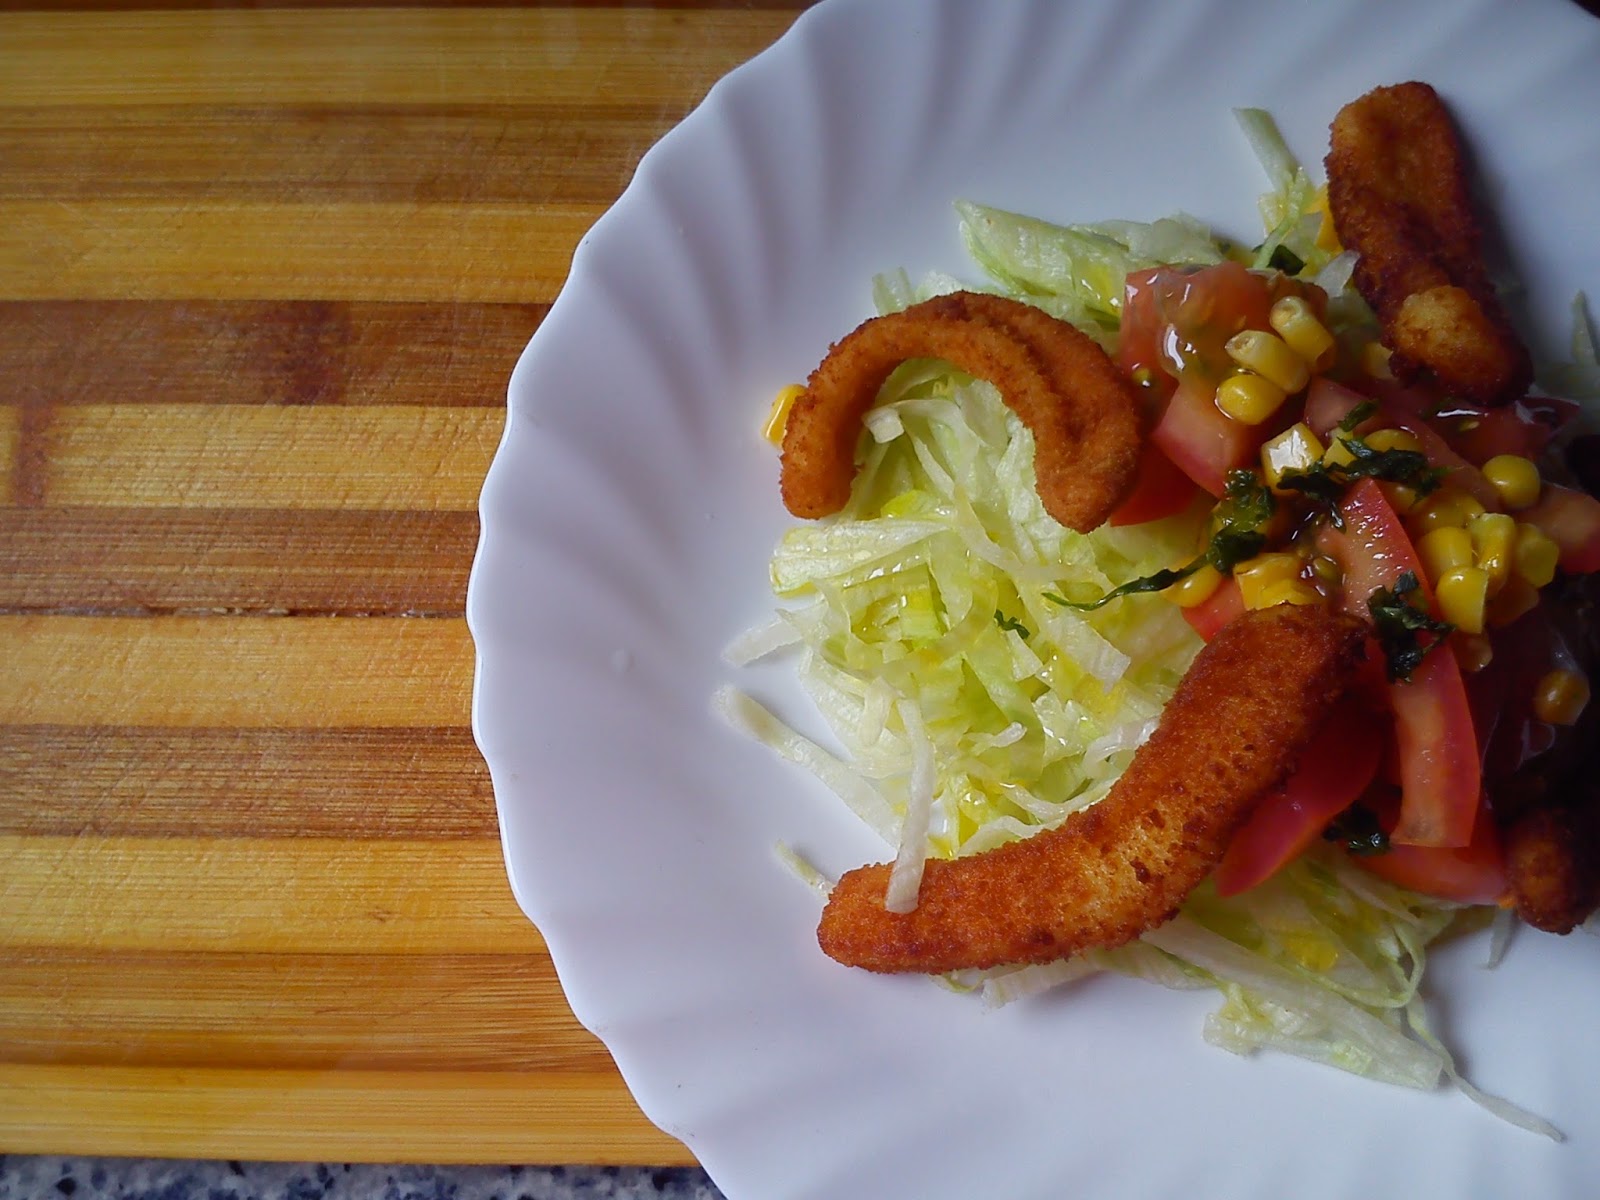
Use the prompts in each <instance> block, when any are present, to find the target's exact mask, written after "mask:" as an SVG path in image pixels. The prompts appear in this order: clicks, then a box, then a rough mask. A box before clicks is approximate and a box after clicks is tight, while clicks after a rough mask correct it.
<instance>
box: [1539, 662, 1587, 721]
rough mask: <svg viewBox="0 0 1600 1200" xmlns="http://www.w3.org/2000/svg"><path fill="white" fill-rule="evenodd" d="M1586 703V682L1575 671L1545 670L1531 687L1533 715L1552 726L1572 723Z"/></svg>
mask: <svg viewBox="0 0 1600 1200" xmlns="http://www.w3.org/2000/svg"><path fill="white" fill-rule="evenodd" d="M1588 703H1589V681H1588V680H1587V679H1585V678H1584V677H1583V676H1582V675H1579V674H1578V673H1577V672H1576V671H1547V672H1546V673H1545V674H1544V675H1542V676H1540V678H1539V682H1538V683H1536V684H1535V685H1534V688H1533V715H1534V716H1536V717H1538V718H1539V720H1541V721H1548V722H1550V724H1552V725H1573V724H1576V723H1577V720H1578V717H1579V716H1580V715H1581V714H1582V713H1583V710H1584V708H1585V707H1586V706H1587V705H1588Z"/></svg>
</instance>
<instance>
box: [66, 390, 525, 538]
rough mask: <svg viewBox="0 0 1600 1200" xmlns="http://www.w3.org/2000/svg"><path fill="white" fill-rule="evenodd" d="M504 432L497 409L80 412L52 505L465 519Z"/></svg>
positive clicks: (139, 408)
mask: <svg viewBox="0 0 1600 1200" xmlns="http://www.w3.org/2000/svg"><path fill="white" fill-rule="evenodd" d="M504 426H505V413H504V412H503V411H502V410H501V409H497V408H494V409H490V408H418V407H414V406H407V407H401V406H396V407H379V406H365V407H360V408H356V407H347V406H330V407H323V406H316V407H311V408H305V407H277V406H264V405H143V404H84V405H73V406H70V407H67V408H64V409H62V410H60V411H59V412H57V413H55V414H54V415H53V417H52V418H51V420H50V423H49V425H48V427H47V441H46V449H45V456H46V461H47V468H46V476H45V480H44V485H43V492H44V502H45V503H47V504H53V505H115V506H118V507H130V508H291V509H366V510H418V509H420V510H433V511H438V510H450V511H456V512H468V511H471V510H473V509H475V508H476V507H477V504H478V492H479V491H480V489H481V488H482V486H483V478H484V474H485V473H486V472H487V471H488V469H489V463H490V461H491V460H492V459H493V458H494V451H495V447H496V446H497V445H498V443H499V440H500V433H501V430H502V429H503V428H504Z"/></svg>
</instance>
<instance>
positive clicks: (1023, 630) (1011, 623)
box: [994, 608, 1033, 641]
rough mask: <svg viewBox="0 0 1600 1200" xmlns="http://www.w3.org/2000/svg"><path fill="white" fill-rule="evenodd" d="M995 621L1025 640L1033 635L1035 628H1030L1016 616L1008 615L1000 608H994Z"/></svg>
mask: <svg viewBox="0 0 1600 1200" xmlns="http://www.w3.org/2000/svg"><path fill="white" fill-rule="evenodd" d="M994 623H995V624H996V625H998V626H1000V628H1001V629H1005V630H1009V631H1010V632H1012V633H1014V634H1016V635H1017V636H1018V637H1020V638H1021V639H1022V640H1023V641H1027V640H1028V639H1029V638H1030V637H1032V636H1033V630H1031V629H1029V628H1028V627H1027V626H1026V625H1024V624H1023V623H1022V622H1021V621H1019V620H1017V619H1016V618H1015V617H1008V616H1006V615H1005V613H1003V612H1001V611H1000V610H999V609H998V608H997V609H995V610H994Z"/></svg>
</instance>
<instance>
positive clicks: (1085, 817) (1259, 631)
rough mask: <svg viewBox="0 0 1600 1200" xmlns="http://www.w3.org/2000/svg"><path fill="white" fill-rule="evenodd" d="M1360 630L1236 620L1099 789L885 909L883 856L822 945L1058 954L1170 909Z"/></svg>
mask: <svg viewBox="0 0 1600 1200" xmlns="http://www.w3.org/2000/svg"><path fill="white" fill-rule="evenodd" d="M1364 637H1365V627H1364V626H1363V625H1362V624H1361V623H1360V622H1359V621H1357V620H1355V619H1354V618H1352V617H1348V616H1344V615H1342V614H1339V613H1335V612H1333V611H1331V610H1328V609H1324V608H1321V607H1295V606H1290V605H1282V606H1279V607H1277V608H1270V609H1263V610H1259V611H1256V612H1251V613H1247V614H1245V615H1244V616H1242V617H1239V618H1238V619H1236V620H1234V621H1233V622H1232V623H1230V624H1229V625H1227V626H1226V627H1224V629H1223V630H1222V632H1221V633H1219V634H1218V635H1217V636H1216V637H1215V638H1214V639H1213V640H1212V641H1211V642H1210V643H1209V644H1208V645H1207V646H1206V648H1205V649H1204V650H1202V651H1201V652H1200V655H1199V657H1197V658H1196V659H1195V661H1194V665H1193V666H1191V667H1190V668H1189V672H1188V674H1187V675H1185V676H1184V678H1183V681H1182V683H1180V684H1179V686H1178V690H1177V692H1176V693H1175V694H1174V695H1173V697H1172V700H1171V701H1170V702H1169V703H1168V705H1167V708H1166V712H1165V713H1164V714H1163V716H1162V719H1161V724H1160V726H1159V727H1158V728H1157V730H1156V732H1155V733H1154V734H1153V735H1152V736H1151V738H1150V740H1149V741H1148V742H1147V743H1145V745H1143V746H1142V747H1140V748H1139V750H1138V752H1137V753H1136V754H1135V755H1134V757H1133V761H1132V762H1131V763H1130V764H1129V766H1128V769H1127V771H1126V772H1125V773H1124V774H1123V776H1122V778H1121V779H1119V780H1118V781H1117V783H1116V785H1115V786H1114V787H1113V788H1112V789H1111V792H1110V794H1109V795H1108V796H1107V797H1106V798H1105V799H1104V800H1102V801H1101V802H1100V803H1099V804H1096V805H1095V806H1094V807H1092V808H1089V809H1086V810H1084V811H1083V812H1080V813H1076V814H1074V815H1073V816H1072V817H1070V818H1069V819H1068V820H1067V821H1066V823H1065V824H1063V825H1062V826H1060V827H1059V828H1057V829H1054V830H1051V831H1048V832H1045V833H1041V834H1037V835H1035V836H1034V837H1031V838H1028V839H1026V840H1024V841H1020V842H1012V843H1010V844H1008V845H1005V846H1001V847H999V848H997V849H994V850H990V851H986V852H984V853H982V854H976V855H973V856H971V857H969V858H957V859H951V860H943V859H936V860H931V861H929V862H928V864H927V868H926V871H925V873H924V874H923V877H922V890H921V892H920V894H919V896H918V902H917V907H916V908H915V909H914V910H912V911H911V912H909V913H904V914H897V913H891V912H888V911H887V910H886V909H885V908H884V906H883V898H884V889H885V888H886V887H887V885H888V880H889V867H888V865H887V864H884V865H877V866H869V867H862V868H860V869H858V870H854V871H850V872H848V873H846V874H845V876H844V877H843V878H842V879H840V880H839V883H838V885H837V886H836V887H835V888H834V889H833V894H832V895H831V896H830V897H829V899H828V904H827V907H826V908H825V909H824V910H823V914H822V922H821V925H820V926H819V928H818V930H817V940H818V942H819V943H820V944H821V946H822V949H823V952H824V953H826V954H827V955H828V956H829V957H830V958H834V959H837V960H838V961H839V962H842V963H845V964H846V965H848V966H857V967H865V968H866V969H868V970H870V971H921V972H941V971H953V970H958V969H961V968H966V967H992V966H999V965H1001V964H1004V963H1035V962H1048V961H1051V960H1054V959H1058V958H1065V957H1068V956H1070V955H1073V954H1076V953H1078V952H1079V951H1082V950H1086V949H1089V948H1091V947H1096V946H1100V947H1113V946H1120V945H1122V944H1123V943H1125V942H1129V941H1132V940H1133V939H1134V938H1136V937H1138V936H1139V935H1140V934H1141V933H1143V932H1144V931H1145V930H1147V929H1151V928H1153V927H1155V926H1156V925H1159V924H1161V923H1162V922H1164V921H1167V920H1169V919H1171V918H1172V917H1173V916H1174V915H1175V914H1176V913H1177V911H1178V907H1179V905H1181V904H1182V903H1183V900H1184V898H1185V897H1186V896H1187V895H1188V894H1189V893H1190V891H1192V890H1193V889H1194V887H1195V885H1196V884H1198V883H1199V882H1200V881H1201V880H1202V879H1204V878H1205V877H1206V875H1207V874H1208V873H1209V872H1210V871H1211V870H1212V868H1213V867H1215V866H1216V865H1217V863H1218V862H1219V861H1220V860H1221V858H1222V854H1223V851H1224V850H1225V849H1226V848H1227V845H1228V842H1229V840H1230V839H1231V838H1232V837H1233V835H1234V833H1235V831H1236V830H1237V829H1238V828H1239V826H1240V825H1241V824H1242V823H1243V821H1244V819H1245V817H1247V816H1248V815H1249V814H1250V812H1251V810H1252V809H1253V808H1254V807H1255V805H1256V804H1257V802H1259V801H1260V799H1261V798H1262V797H1263V796H1264V795H1266V794H1267V793H1268V792H1269V791H1271V790H1272V789H1273V788H1275V787H1277V786H1278V785H1279V784H1280V783H1281V782H1282V781H1283V779H1284V777H1285V776H1286V775H1287V774H1288V773H1289V771H1290V770H1291V769H1292V767H1293V766H1294V762H1295V759H1296V757H1297V756H1298V755H1299V753H1300V751H1301V750H1302V749H1303V748H1304V746H1305V745H1306V743H1307V742H1308V741H1309V740H1310V738H1311V735H1312V733H1313V732H1314V731H1315V730H1316V728H1317V726H1318V725H1319V724H1320V722H1321V721H1322V719H1323V718H1324V717H1325V716H1326V715H1327V713H1328V711H1329V710H1330V709H1331V708H1332V706H1333V704H1334V702H1335V701H1336V700H1337V699H1338V698H1339V696H1340V695H1341V694H1342V693H1343V692H1344V690H1345V688H1346V687H1347V686H1348V685H1349V683H1350V681H1351V679H1352V677H1353V675H1354V673H1355V668H1356V663H1357V661H1358V660H1359V658H1360V656H1361V654H1362V648H1363V645H1364Z"/></svg>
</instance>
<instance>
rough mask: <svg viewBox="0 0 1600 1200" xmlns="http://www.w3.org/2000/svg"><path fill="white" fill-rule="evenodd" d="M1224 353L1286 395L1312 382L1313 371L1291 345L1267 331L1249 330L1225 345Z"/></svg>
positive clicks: (1229, 340)
mask: <svg viewBox="0 0 1600 1200" xmlns="http://www.w3.org/2000/svg"><path fill="white" fill-rule="evenodd" d="M1222 348H1223V349H1224V350H1226V351H1227V352H1228V357H1229V358H1231V359H1233V361H1234V362H1236V363H1238V364H1239V365H1240V366H1241V367H1243V368H1244V369H1245V370H1247V371H1254V372H1255V373H1256V374H1257V375H1259V376H1261V377H1262V378H1263V379H1267V380H1270V381H1271V382H1273V383H1275V384H1277V385H1278V386H1279V387H1280V388H1282V389H1283V390H1284V392H1285V393H1289V392H1298V391H1299V390H1300V389H1301V388H1303V387H1305V386H1306V384H1307V383H1309V382H1311V368H1309V367H1308V366H1306V360H1305V359H1303V358H1301V357H1300V356H1299V355H1298V354H1296V353H1295V352H1294V351H1293V350H1291V349H1289V344H1288V343H1287V342H1285V341H1284V340H1283V339H1282V338H1281V337H1278V336H1277V335H1276V334H1271V333H1268V332H1267V331H1266V330H1264V329H1246V330H1244V331H1242V332H1240V333H1236V334H1234V335H1233V336H1232V337H1231V338H1229V339H1228V340H1227V342H1226V343H1224V345H1223V347H1222Z"/></svg>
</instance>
